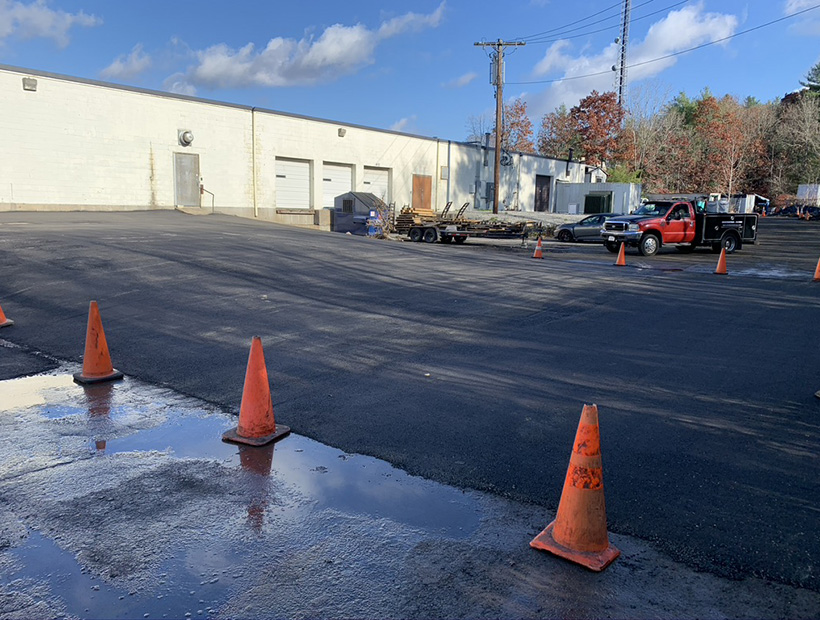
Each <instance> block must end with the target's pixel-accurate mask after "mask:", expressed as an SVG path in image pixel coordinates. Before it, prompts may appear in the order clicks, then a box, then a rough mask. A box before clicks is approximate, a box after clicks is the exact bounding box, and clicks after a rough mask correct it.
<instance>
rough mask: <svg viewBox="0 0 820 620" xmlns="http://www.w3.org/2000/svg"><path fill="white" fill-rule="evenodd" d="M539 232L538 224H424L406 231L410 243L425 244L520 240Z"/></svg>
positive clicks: (470, 221)
mask: <svg viewBox="0 0 820 620" xmlns="http://www.w3.org/2000/svg"><path fill="white" fill-rule="evenodd" d="M540 230H541V223H540V222H532V221H526V222H482V221H480V220H467V221H461V222H425V223H420V224H414V225H412V226H411V227H410V229H409V230H408V231H407V236H408V238H409V239H410V241H415V242H418V241H424V242H426V243H437V242H439V243H451V242H454V243H464V242H465V241H467V239H469V238H470V237H483V238H485V239H521V238H523V237H524V236H526V235H529V234H530V233H531V232H539V231H540Z"/></svg>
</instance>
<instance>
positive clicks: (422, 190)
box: [413, 174, 433, 211]
mask: <svg viewBox="0 0 820 620" xmlns="http://www.w3.org/2000/svg"><path fill="white" fill-rule="evenodd" d="M432 193H433V177H431V176H426V175H423V174H414V175H413V208H414V209H426V210H428V211H429V210H430V209H432V206H431V205H432Z"/></svg>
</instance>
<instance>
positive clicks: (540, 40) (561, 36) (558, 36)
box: [524, 0, 688, 44]
mask: <svg viewBox="0 0 820 620" xmlns="http://www.w3.org/2000/svg"><path fill="white" fill-rule="evenodd" d="M654 1H655V0H646V1H645V2H641V3H640V4H638V5H635V8H636V9H637V8H640V7H642V6H645V5H647V4H650V3H651V2H654ZM684 2H688V0H682V1H681V2H677V3H676V4H673V5H672V6H677V5H678V4H683V3H684ZM667 8H670V7H667ZM665 10H666V9H659V10H657V11H655V12H653V13H649V15H654V14H655V13H661V12H663V11H665ZM619 17H620V14H617V15H610V16H609V17H605V18H603V19H598V20H596V21H594V22H590V23H588V24H585V25H583V26H578V27H577V28H569V29H567V28H556V29H555V30H557V31H558V32H555V33H553V34H550V35H549V37H550V38H546V39H545V38H543V37H533V38H530V39H524V40H525V41H526V42H527V44H533V43H548V42H550V41H557V40H560V39H568V38H575V37H582V36H584V35H587V34H594V33H596V32H603V31H604V30H609V28H611V26H609V27H607V28H601V29H599V30H592V31H589V32H582V33H580V34H577V35H573V36H572V37H565V36H564V33H569V32H575V31H576V30H582V29H584V28H587V27H588V26H594V25H595V24H601V23H603V22H607V21H610V20H612V19H618V18H619ZM547 32H548V33H549V32H552V31H547ZM544 34H547V33H544Z"/></svg>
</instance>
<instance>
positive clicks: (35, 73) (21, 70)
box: [0, 63, 578, 163]
mask: <svg viewBox="0 0 820 620" xmlns="http://www.w3.org/2000/svg"><path fill="white" fill-rule="evenodd" d="M0 71H6V72H9V73H18V74H20V75H22V76H27V77H43V78H50V79H54V80H62V81H65V82H74V83H76V84H87V85H89V86H99V87H101V88H110V89H113V90H120V91H125V92H130V93H137V94H141V95H151V96H154V97H162V98H164V99H176V100H178V101H189V102H192V103H203V104H206V105H214V106H221V107H225V108H234V109H237V110H247V111H249V112H252V113H256V112H260V113H262V114H274V115H277V116H286V117H289V118H296V119H301V120H307V121H315V122H317V123H326V124H328V125H340V126H342V127H346V128H354V129H364V130H366V131H377V132H380V133H388V134H393V135H398V136H407V137H409V138H417V139H420V140H430V141H433V140H435V141H436V142H450V143H452V144H459V145H462V146H474V147H476V148H488V149H489V150H490V151H494V150H495V146H494V145H492V146H489V147H484V146H483V145H481V144H475V143H473V142H467V141H466V140H449V139H444V138H439V137H437V136H432V137H431V136H422V135H420V134H413V133H407V132H404V131H396V130H395V129H382V128H380V127H371V126H368V125H359V124H357V123H348V122H345V121H336V120H333V119H327V118H319V117H316V116H307V115H304V114H295V113H293V112H282V111H280V110H272V109H268V108H259V107H255V106H250V105H246V104H241V103H229V102H226V101H218V100H216V99H206V98H204V97H195V96H193V95H182V94H179V93H171V92H168V91H164V90H155V89H152V88H142V87H140V86H128V85H127V84H115V83H113V82H105V81H103V80H93V79H90V78H82V77H76V76H73V75H65V74H62V73H52V72H50V71H42V70H39V69H29V68H27V67H17V66H13V65H5V64H2V63H0ZM510 153H514V154H516V155H527V156H529V157H538V158H540V159H549V160H554V161H561V162H563V161H566V160H564V159H559V158H557V157H547V156H546V155H539V154H538V153H523V152H521V151H510ZM572 163H578V162H572Z"/></svg>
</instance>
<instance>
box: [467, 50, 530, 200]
mask: <svg viewBox="0 0 820 620" xmlns="http://www.w3.org/2000/svg"><path fill="white" fill-rule="evenodd" d="M475 45H476V46H477V47H491V48H493V49H494V50H495V53H494V54H493V72H492V73H493V76H492V78H491V80H490V81H491V83H492V84H493V85H494V86H495V169H494V170H493V185H494V187H493V213H498V187H499V185H500V183H501V114H502V111H503V109H504V48H505V47H516V46H520V45H525V44H524V43H523V42H521V41H513V42H505V41H502V40H501V39H499V40H498V41H496V42H495V43H476V44H475Z"/></svg>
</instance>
